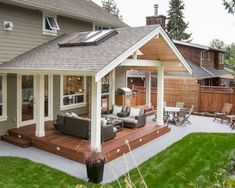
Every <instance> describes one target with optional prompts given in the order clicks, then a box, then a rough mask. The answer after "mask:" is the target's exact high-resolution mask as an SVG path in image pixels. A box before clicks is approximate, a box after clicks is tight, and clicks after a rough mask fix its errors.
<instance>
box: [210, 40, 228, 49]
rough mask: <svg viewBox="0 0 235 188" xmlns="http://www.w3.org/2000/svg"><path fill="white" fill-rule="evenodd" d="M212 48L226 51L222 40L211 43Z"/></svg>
mask: <svg viewBox="0 0 235 188" xmlns="http://www.w3.org/2000/svg"><path fill="white" fill-rule="evenodd" d="M210 46H211V47H212V48H217V49H220V50H222V49H224V48H225V44H224V42H223V41H222V40H219V39H213V40H212V41H211V43H210Z"/></svg>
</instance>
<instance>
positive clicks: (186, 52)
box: [175, 44, 202, 66]
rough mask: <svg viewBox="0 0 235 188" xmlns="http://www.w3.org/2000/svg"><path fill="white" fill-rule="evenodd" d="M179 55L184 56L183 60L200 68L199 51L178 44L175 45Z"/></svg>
mask: <svg viewBox="0 0 235 188" xmlns="http://www.w3.org/2000/svg"><path fill="white" fill-rule="evenodd" d="M175 45H176V47H177V48H178V50H179V51H180V52H181V54H182V55H183V56H184V58H185V59H188V60H189V61H191V62H192V63H194V64H196V65H198V66H200V57H201V51H202V50H201V49H198V48H192V47H189V46H184V45H180V44H175Z"/></svg>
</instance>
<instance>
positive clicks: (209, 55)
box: [207, 51, 211, 61]
mask: <svg viewBox="0 0 235 188" xmlns="http://www.w3.org/2000/svg"><path fill="white" fill-rule="evenodd" d="M210 59H211V53H210V52H209V51H208V52H207V61H210Z"/></svg>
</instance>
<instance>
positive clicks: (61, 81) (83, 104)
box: [60, 75, 87, 111]
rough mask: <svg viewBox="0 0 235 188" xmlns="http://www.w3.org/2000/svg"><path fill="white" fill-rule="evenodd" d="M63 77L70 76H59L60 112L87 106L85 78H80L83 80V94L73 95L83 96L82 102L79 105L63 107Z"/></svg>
mask: <svg viewBox="0 0 235 188" xmlns="http://www.w3.org/2000/svg"><path fill="white" fill-rule="evenodd" d="M64 76H70V75H60V110H61V111H63V110H69V109H74V108H80V107H84V106H87V102H86V97H87V96H86V95H87V88H86V83H87V81H86V76H81V77H83V78H84V93H83V94H75V95H84V102H83V103H79V104H69V105H64ZM73 76H79V75H73ZM65 96H68V95H65ZM73 96H74V95H73Z"/></svg>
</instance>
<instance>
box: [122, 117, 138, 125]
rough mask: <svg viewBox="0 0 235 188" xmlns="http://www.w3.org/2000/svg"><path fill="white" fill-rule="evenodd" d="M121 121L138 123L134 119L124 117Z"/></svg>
mask: <svg viewBox="0 0 235 188" xmlns="http://www.w3.org/2000/svg"><path fill="white" fill-rule="evenodd" d="M121 119H122V120H123V122H125V123H133V124H136V123H138V121H137V120H136V119H135V118H133V117H124V118H121Z"/></svg>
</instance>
